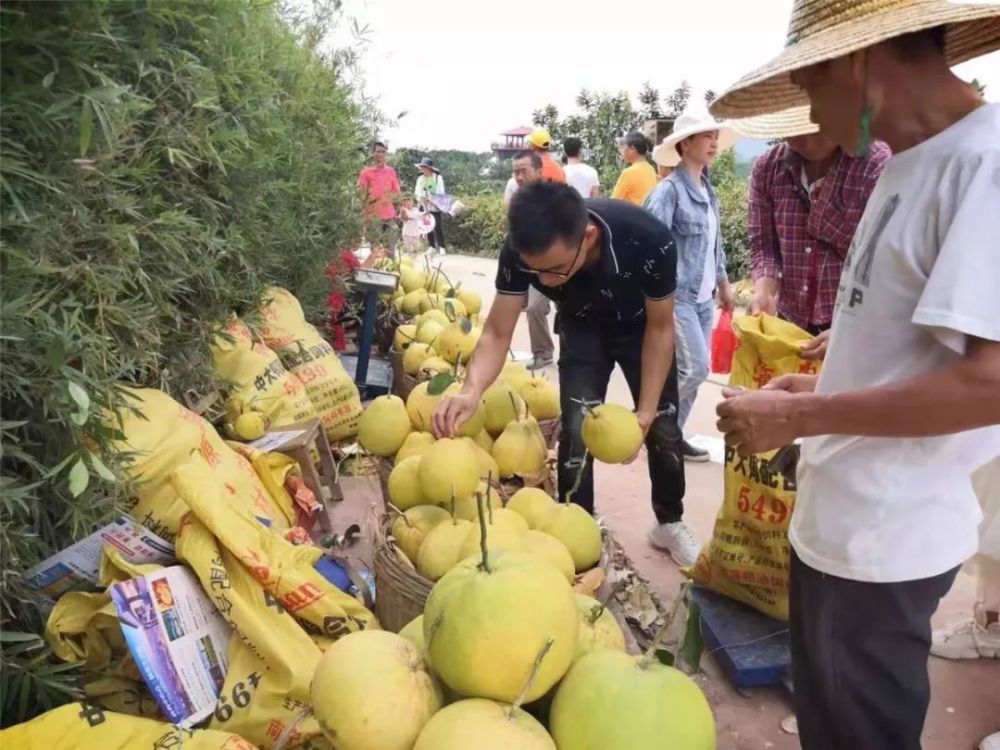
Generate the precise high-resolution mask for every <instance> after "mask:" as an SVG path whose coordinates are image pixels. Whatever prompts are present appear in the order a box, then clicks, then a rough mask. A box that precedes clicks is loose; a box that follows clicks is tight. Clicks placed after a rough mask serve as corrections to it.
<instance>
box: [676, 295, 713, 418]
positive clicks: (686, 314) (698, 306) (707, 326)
mask: <svg viewBox="0 0 1000 750" xmlns="http://www.w3.org/2000/svg"><path fill="white" fill-rule="evenodd" d="M714 315H715V300H708V301H707V302H693V303H689V302H678V303H677V304H676V306H675V307H674V328H675V330H676V350H677V397H678V409H677V424H678V426H680V428H681V429H683V428H684V424H685V423H686V422H687V418H688V415H689V414H690V413H691V407H692V406H694V399H695V396H697V395H698V386H700V385H701V384H702V383H704V382H705V379H706V378H707V377H708V373H709V364H710V359H709V356H710V355H709V348H708V347H709V342H710V341H711V339H712V322H713V319H714Z"/></svg>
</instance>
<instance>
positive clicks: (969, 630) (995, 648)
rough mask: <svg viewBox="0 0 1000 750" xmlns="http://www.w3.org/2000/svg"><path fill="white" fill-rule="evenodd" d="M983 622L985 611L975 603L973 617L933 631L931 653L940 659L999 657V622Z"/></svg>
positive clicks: (984, 620)
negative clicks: (953, 625) (959, 623)
mask: <svg viewBox="0 0 1000 750" xmlns="http://www.w3.org/2000/svg"><path fill="white" fill-rule="evenodd" d="M985 623H986V612H985V611H984V610H983V609H982V606H981V605H978V604H977V605H976V609H975V614H974V617H973V619H971V620H969V621H968V622H964V623H962V624H961V625H958V626H956V627H952V628H948V629H945V630H938V631H935V632H934V635H933V636H932V640H931V653H932V654H933V655H934V656H938V657H941V658H942V659H1000V623H997V622H994V623H991V624H989V625H986V624H985Z"/></svg>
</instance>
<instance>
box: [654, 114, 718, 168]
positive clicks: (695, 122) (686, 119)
mask: <svg viewBox="0 0 1000 750" xmlns="http://www.w3.org/2000/svg"><path fill="white" fill-rule="evenodd" d="M711 130H718V131H719V153H720V154H721V153H722V152H723V151H725V150H726V149H727V148H729V147H730V146H732V145H733V144H734V143H736V133H734V132H733V129H732V127H731V124H730V123H728V122H719V121H718V120H716V119H715V118H714V117H712V115H710V114H708V110H707V109H700V108H699V109H688V110H685V111H684V112H682V113H681V114H680V116H678V118H677V119H676V120H675V121H674V130H673V132H672V133H671V134H670V135H668V136H667V137H666V138H664V139H663V142H662V143H661V144H660V145H659V146H657V147H656V148H654V149H653V161H655V162H656V163H657V164H659V165H660V166H661V167H676V166H677V165H678V164H680V162H681V157H680V155H679V154H678V153H677V148H676V146H677V144H678V143H680V142H681V141H683V140H684V139H685V138H688V137H689V136H692V135H697V134H698V133H707V132H709V131H711Z"/></svg>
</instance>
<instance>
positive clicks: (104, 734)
mask: <svg viewBox="0 0 1000 750" xmlns="http://www.w3.org/2000/svg"><path fill="white" fill-rule="evenodd" d="M0 747H2V748H4V750H7V749H8V748H10V750H15V749H16V750H22V749H23V750H35V749H36V748H37V749H38V750H135V748H151V750H167V748H170V749H171V750H181V749H182V748H183V750H256V746H255V745H253V744H251V743H249V742H247V741H246V740H245V739H243V738H242V737H240V736H239V735H236V734H230V733H229V732H219V731H215V730H212V729H181V728H180V727H178V726H176V725H174V724H167V723H165V722H162V721H155V720H153V719H142V718H139V717H137V716H129V715H127V714H119V713H113V712H111V711H107V710H104V709H102V708H100V707H99V706H95V705H94V704H92V703H89V702H85V701H81V702H79V703H68V704H66V705H65V706H60V707H59V708H54V709H52V710H51V711H48V712H47V713H44V714H42V715H41V716H36V717H35V718H34V719H32V720H31V721H26V722H24V723H23V724H16V725H15V726H12V727H10V728H9V729H4V730H3V731H0Z"/></svg>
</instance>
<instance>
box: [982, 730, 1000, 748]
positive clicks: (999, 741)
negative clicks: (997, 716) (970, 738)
mask: <svg viewBox="0 0 1000 750" xmlns="http://www.w3.org/2000/svg"><path fill="white" fill-rule="evenodd" d="M979 750H1000V732H994V733H993V734H991V735H988V736H986V737H983V739H982V741H981V742H980V743H979Z"/></svg>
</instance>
